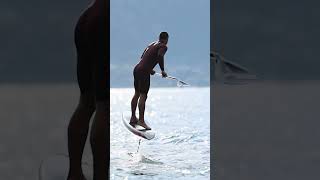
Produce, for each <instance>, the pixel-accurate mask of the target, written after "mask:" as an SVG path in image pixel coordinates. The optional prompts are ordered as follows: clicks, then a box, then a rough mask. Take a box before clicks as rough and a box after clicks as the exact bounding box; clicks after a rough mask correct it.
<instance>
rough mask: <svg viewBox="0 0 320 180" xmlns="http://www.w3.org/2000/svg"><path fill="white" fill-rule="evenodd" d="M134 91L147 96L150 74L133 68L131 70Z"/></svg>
mask: <svg viewBox="0 0 320 180" xmlns="http://www.w3.org/2000/svg"><path fill="white" fill-rule="evenodd" d="M133 77H134V89H135V90H136V91H137V92H139V93H143V94H148V91H149V88H150V73H147V72H144V71H143V70H140V69H139V68H137V67H135V68H134V70H133Z"/></svg>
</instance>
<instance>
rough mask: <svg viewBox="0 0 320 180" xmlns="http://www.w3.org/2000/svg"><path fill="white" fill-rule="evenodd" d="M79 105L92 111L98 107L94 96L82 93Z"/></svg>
mask: <svg viewBox="0 0 320 180" xmlns="http://www.w3.org/2000/svg"><path fill="white" fill-rule="evenodd" d="M79 107H80V108H83V109H87V110H90V111H94V110H95V108H96V106H95V100H94V97H93V96H92V95H85V94H82V95H80V102H79Z"/></svg>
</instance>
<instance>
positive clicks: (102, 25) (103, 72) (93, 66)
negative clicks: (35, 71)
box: [75, 9, 110, 101]
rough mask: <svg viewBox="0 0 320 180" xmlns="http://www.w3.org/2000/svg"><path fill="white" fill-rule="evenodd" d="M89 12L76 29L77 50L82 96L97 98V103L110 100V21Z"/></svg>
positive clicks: (89, 10) (80, 20)
mask: <svg viewBox="0 0 320 180" xmlns="http://www.w3.org/2000/svg"><path fill="white" fill-rule="evenodd" d="M93 11H94V10H92V9H88V10H87V11H86V12H84V14H82V16H81V17H80V19H79V21H78V23H77V26H76V29H75V44H76V48H77V56H78V60H77V77H78V84H79V87H80V92H81V94H82V95H89V96H93V97H94V98H95V100H96V101H108V98H109V86H110V85H109V62H108V59H109V48H108V43H109V36H108V30H107V25H106V24H107V18H106V16H105V15H103V16H93V15H92V14H94V13H95V12H93Z"/></svg>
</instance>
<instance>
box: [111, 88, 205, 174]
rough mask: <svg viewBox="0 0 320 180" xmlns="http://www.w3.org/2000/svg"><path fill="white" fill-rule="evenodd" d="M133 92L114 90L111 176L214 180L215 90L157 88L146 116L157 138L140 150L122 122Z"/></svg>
mask: <svg viewBox="0 0 320 180" xmlns="http://www.w3.org/2000/svg"><path fill="white" fill-rule="evenodd" d="M133 93H134V91H133V89H111V100H110V102H111V113H110V116H111V123H110V124H111V133H110V134H111V138H110V140H111V164H110V168H111V169H110V171H111V179H124V180H134V179H139V180H147V179H164V180H165V179H184V180H188V179H197V180H201V179H210V175H209V174H210V161H209V159H210V89H209V88H153V89H151V90H150V92H149V94H148V100H147V104H146V115H145V116H146V119H147V122H148V123H149V124H150V125H151V127H152V128H153V130H154V131H155V133H156V137H155V138H154V139H152V140H150V141H148V140H142V142H141V145H140V147H139V151H138V152H137V150H138V142H139V137H137V136H135V135H133V134H132V133H130V132H129V131H127V129H126V128H125V127H124V126H123V124H122V121H121V115H122V113H123V112H124V113H128V111H130V101H131V97H132V95H133Z"/></svg>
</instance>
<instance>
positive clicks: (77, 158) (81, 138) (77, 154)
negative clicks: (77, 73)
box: [68, 95, 95, 180]
mask: <svg viewBox="0 0 320 180" xmlns="http://www.w3.org/2000/svg"><path fill="white" fill-rule="evenodd" d="M94 110H95V104H94V98H93V96H90V95H81V96H80V101H79V104H78V107H77V109H76V111H75V112H74V113H73V115H72V117H71V120H70V122H69V126H68V151H69V161H70V167H69V173H68V180H76V179H77V180H83V179H85V178H84V176H83V171H82V167H81V160H82V154H83V149H84V146H85V143H86V139H87V136H88V129H89V122H90V118H91V116H92V114H93V112H94Z"/></svg>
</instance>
